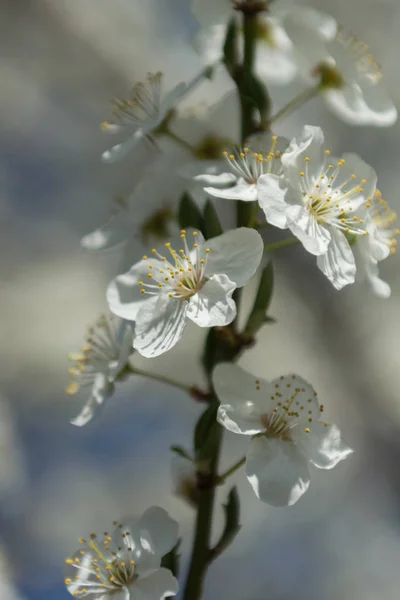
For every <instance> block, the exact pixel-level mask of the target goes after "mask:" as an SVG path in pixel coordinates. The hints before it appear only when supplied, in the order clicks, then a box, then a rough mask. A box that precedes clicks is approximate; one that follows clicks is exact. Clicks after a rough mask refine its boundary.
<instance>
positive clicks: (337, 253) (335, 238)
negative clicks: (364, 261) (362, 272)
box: [317, 228, 356, 290]
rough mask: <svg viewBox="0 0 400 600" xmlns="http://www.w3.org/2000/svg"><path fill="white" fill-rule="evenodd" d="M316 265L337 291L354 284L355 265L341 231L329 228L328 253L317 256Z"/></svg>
mask: <svg viewBox="0 0 400 600" xmlns="http://www.w3.org/2000/svg"><path fill="white" fill-rule="evenodd" d="M317 265H318V268H319V269H320V270H321V271H322V272H323V273H324V274H325V275H326V276H327V278H328V279H329V281H330V282H331V283H332V284H333V286H334V287H335V288H336V289H337V290H341V289H342V288H343V287H344V286H345V285H349V284H350V283H354V281H355V276H356V263H355V260H354V255H353V252H352V250H351V248H350V245H349V242H348V241H347V240H346V238H345V236H344V234H343V233H342V232H341V231H338V230H337V229H334V228H331V241H330V244H329V246H328V251H327V252H326V253H325V254H322V255H321V256H318V258H317Z"/></svg>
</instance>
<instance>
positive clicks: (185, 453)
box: [170, 446, 193, 462]
mask: <svg viewBox="0 0 400 600" xmlns="http://www.w3.org/2000/svg"><path fill="white" fill-rule="evenodd" d="M170 450H171V452H174V453H175V454H177V455H178V456H181V457H182V458H185V459H186V460H189V461H190V462H193V458H192V457H191V456H190V454H189V452H188V451H187V450H185V448H182V446H171V447H170Z"/></svg>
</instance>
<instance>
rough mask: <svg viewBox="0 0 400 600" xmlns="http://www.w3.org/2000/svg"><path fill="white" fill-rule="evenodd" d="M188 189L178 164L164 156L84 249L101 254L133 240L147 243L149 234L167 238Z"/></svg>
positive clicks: (86, 241)
mask: <svg viewBox="0 0 400 600" xmlns="http://www.w3.org/2000/svg"><path fill="white" fill-rule="evenodd" d="M160 181H162V186H160ZM184 187H185V186H184V182H183V181H181V178H180V177H179V175H178V173H177V172H176V164H175V163H174V161H172V160H170V159H169V158H168V157H166V156H164V155H162V156H159V157H157V158H156V160H155V161H154V162H152V164H151V165H150V166H148V167H147V168H146V170H145V172H144V174H143V177H142V178H141V179H140V180H139V182H138V183H137V184H136V185H135V187H134V189H133V191H132V192H131V194H130V195H129V196H128V198H118V199H116V200H115V201H114V202H113V206H112V210H111V215H110V216H109V217H108V218H107V219H106V220H105V222H104V223H103V224H102V225H100V226H99V227H97V228H96V229H94V230H93V231H91V232H90V233H88V234H86V235H85V236H84V237H83V238H82V239H81V246H82V247H83V248H84V249H85V250H88V251H90V252H97V251H104V250H110V249H111V248H114V247H116V246H118V245H120V244H123V243H125V242H127V241H128V240H129V239H132V238H133V237H139V238H140V237H141V238H142V239H143V241H146V237H147V235H150V234H153V235H155V237H160V238H164V239H166V238H167V237H168V236H169V235H170V230H169V227H170V224H171V221H172V220H173V217H174V216H175V209H176V205H177V202H178V198H179V197H180V195H181V194H182V193H183V191H184Z"/></svg>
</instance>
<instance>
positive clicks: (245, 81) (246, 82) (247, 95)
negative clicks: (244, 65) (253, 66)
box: [239, 71, 272, 124]
mask: <svg viewBox="0 0 400 600" xmlns="http://www.w3.org/2000/svg"><path fill="white" fill-rule="evenodd" d="M239 87H240V95H241V97H242V102H243V101H244V102H246V104H248V106H249V107H252V108H256V109H257V110H258V112H259V113H260V119H261V123H262V124H263V123H268V121H269V118H270V116H271V108H272V103H271V98H270V96H269V94H268V91H267V88H266V87H265V86H264V85H263V84H262V83H261V81H260V80H259V79H258V78H257V77H256V76H255V75H254V74H252V73H249V72H248V71H243V73H242V74H241V78H240V86H239Z"/></svg>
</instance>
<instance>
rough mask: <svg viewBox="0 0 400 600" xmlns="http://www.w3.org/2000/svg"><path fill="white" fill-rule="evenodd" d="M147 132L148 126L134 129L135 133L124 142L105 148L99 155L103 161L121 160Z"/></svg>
mask: <svg viewBox="0 0 400 600" xmlns="http://www.w3.org/2000/svg"><path fill="white" fill-rule="evenodd" d="M148 132H149V129H148V127H143V128H141V129H138V130H137V131H135V133H134V134H133V135H132V136H131V137H130V138H128V139H127V140H126V141H125V142H121V143H120V144H116V145H115V146H113V147H112V148H110V149H109V150H106V151H105V152H103V154H102V155H101V160H102V161H103V162H105V163H108V164H112V163H116V162H118V161H119V160H122V159H123V158H125V156H127V155H128V154H129V153H130V152H131V151H132V150H133V149H134V148H135V147H136V146H137V145H138V143H139V142H140V140H142V139H143V137H144V136H145V135H146V134H147V133H148Z"/></svg>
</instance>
